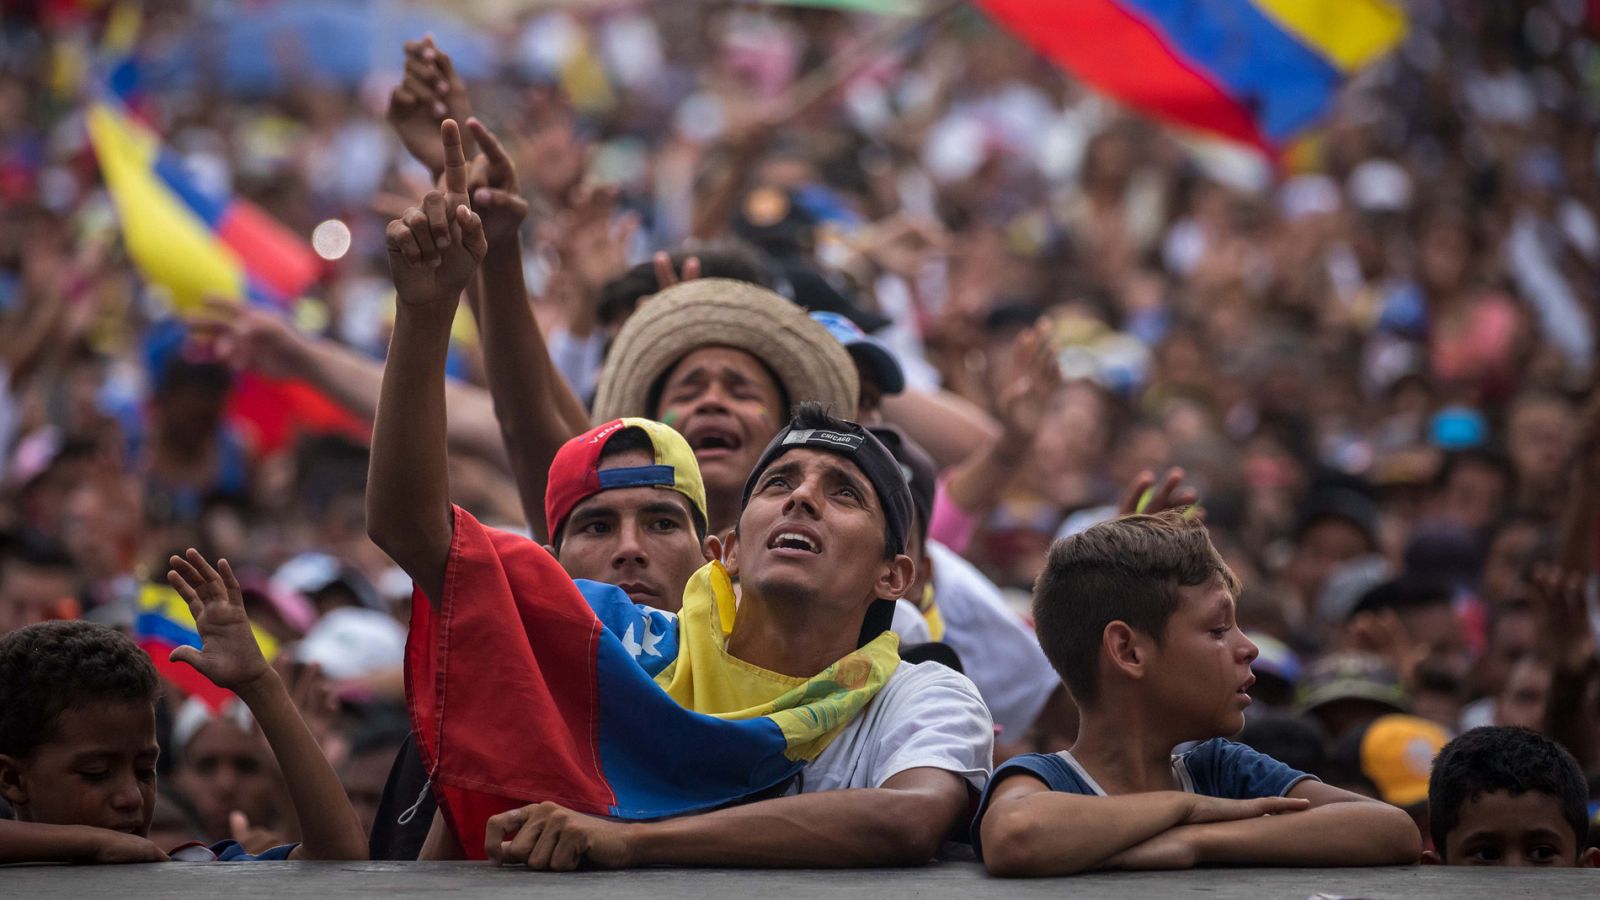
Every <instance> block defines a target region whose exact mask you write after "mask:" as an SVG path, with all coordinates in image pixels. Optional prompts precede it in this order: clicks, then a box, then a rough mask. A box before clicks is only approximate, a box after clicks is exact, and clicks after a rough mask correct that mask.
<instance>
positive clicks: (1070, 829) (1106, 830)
mask: <svg viewBox="0 0 1600 900" xmlns="http://www.w3.org/2000/svg"><path fill="white" fill-rule="evenodd" d="M1306 807H1307V801H1305V800H1295V799H1289V798H1286V797H1263V798H1261V799H1257V800H1225V799H1220V798H1216V797H1203V796H1200V795H1198V794H1186V793H1183V792H1182V791H1152V792H1149V793H1144V794H1127V795H1123V796H1118V797H1089V796H1085V795H1082V794H1072V793H1066V792H1062V791H1052V790H1050V788H1049V787H1048V786H1047V785H1046V784H1045V783H1044V782H1043V781H1041V780H1039V779H1038V778H1035V777H1033V776H1032V775H1020V774H1019V775H1013V776H1011V777H1010V778H1008V779H1006V780H1005V781H1004V782H1002V783H1001V784H1000V786H999V787H998V788H996V789H995V792H994V796H993V797H992V798H991V799H990V801H989V806H988V809H987V810H986V811H985V812H984V815H983V819H982V821H981V824H980V825H979V829H980V830H979V838H980V840H981V841H982V844H983V862H984V865H985V866H987V867H988V869H989V871H990V872H991V873H992V874H995V875H1004V876H1012V877H1016V876H1036V875H1071V874H1074V873H1077V872H1086V871H1089V870H1091V869H1098V868H1102V867H1105V866H1107V865H1108V864H1109V863H1110V862H1111V861H1112V860H1113V859H1115V858H1116V857H1117V856H1118V855H1119V854H1122V853H1124V852H1127V851H1129V850H1130V849H1132V848H1135V847H1138V846H1140V845H1142V844H1144V843H1145V842H1147V841H1150V840H1152V839H1155V838H1157V837H1159V836H1160V835H1162V834H1165V833H1167V832H1170V831H1172V830H1175V829H1177V828H1178V827H1179V826H1184V825H1190V824H1195V823H1202V822H1217V821H1222V820H1228V819H1245V818H1260V817H1261V816H1265V815H1269V814H1273V813H1297V812H1298V811H1300V810H1304V809H1305V808H1306ZM1412 830H1413V831H1415V829H1412ZM1189 865H1193V863H1189ZM1184 867H1185V866H1182V865H1173V866H1172V868H1184Z"/></svg>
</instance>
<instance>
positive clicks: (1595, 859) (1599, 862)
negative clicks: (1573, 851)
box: [1578, 847, 1600, 869]
mask: <svg viewBox="0 0 1600 900" xmlns="http://www.w3.org/2000/svg"><path fill="white" fill-rule="evenodd" d="M1578 867H1579V868H1581V869H1600V847H1589V848H1587V849H1585V850H1584V851H1583V852H1582V853H1579V854H1578Z"/></svg>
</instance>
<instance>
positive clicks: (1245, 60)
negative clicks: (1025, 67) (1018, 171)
mask: <svg viewBox="0 0 1600 900" xmlns="http://www.w3.org/2000/svg"><path fill="white" fill-rule="evenodd" d="M977 2H978V4H979V5H980V6H982V7H983V8H984V9H985V10H987V11H988V12H989V14H990V15H992V16H994V18H995V19H997V20H999V21H1000V22H1001V23H1003V24H1004V25H1005V26H1006V27H1007V28H1009V29H1010V30H1011V31H1013V32H1015V33H1016V34H1017V35H1018V36H1019V37H1021V38H1022V39H1023V40H1025V41H1027V42H1028V43H1030V44H1032V45H1033V46H1034V47H1036V48H1037V49H1038V50H1039V51H1040V52H1041V53H1043V54H1044V55H1045V56H1047V57H1049V58H1050V59H1051V60H1052V61H1054V62H1055V63H1056V64H1058V65H1060V66H1062V67H1063V68H1065V69H1067V70H1068V71H1070V72H1072V73H1073V74H1074V75H1076V76H1077V77H1079V78H1081V79H1082V80H1084V81H1086V82H1088V83H1089V84H1091V85H1093V86H1094V87H1096V88H1098V89H1100V90H1102V91H1105V92H1106V93H1108V94H1110V95H1111V96H1113V97H1116V98H1117V99H1118V100H1121V101H1122V102H1124V103H1126V104H1128V105H1129V106H1131V107H1133V108H1135V109H1138V110H1140V111H1142V112H1145V113H1147V114H1149V115H1151V116H1154V117H1156V118H1158V119H1163V120H1166V121H1169V122H1172V123H1175V124H1178V125H1184V126H1187V127H1191V128H1195V129H1199V130H1202V131H1209V132H1213V133H1215V134H1219V135H1222V136H1224V137H1229V138H1233V139H1235V140H1239V141H1244V142H1247V143H1251V144H1255V145H1256V146H1259V147H1262V148H1264V149H1267V150H1275V149H1278V148H1281V147H1282V146H1283V145H1284V144H1285V143H1286V142H1287V141H1289V140H1290V139H1291V138H1293V137H1294V136H1295V135H1296V134H1297V133H1298V132H1300V131H1301V130H1303V129H1304V128H1306V127H1307V126H1309V125H1311V124H1312V123H1314V122H1315V121H1316V120H1317V119H1318V118H1320V117H1321V116H1322V115H1323V114H1324V113H1326V112H1327V111H1328V109H1329V108H1330V106H1331V105H1332V103H1333V99H1334V94H1335V91H1336V90H1337V89H1338V87H1339V85H1340V84H1342V83H1343V82H1344V81H1345V80H1346V79H1347V78H1349V77H1350V76H1351V75H1352V74H1354V73H1355V72H1357V71H1359V70H1360V69H1362V68H1364V67H1365V66H1367V65H1368V64H1370V63H1372V62H1374V61H1375V60H1377V59H1378V58H1379V57H1381V56H1383V55H1384V54H1385V53H1387V52H1388V51H1389V50H1390V49H1392V48H1393V47H1394V46H1395V45H1396V44H1398V43H1399V42H1400V40H1401V39H1402V38H1404V37H1405V32H1406V17H1405V13H1404V12H1403V11H1402V10H1401V9H1400V7H1399V6H1398V5H1397V4H1396V3H1395V2H1393V0H977Z"/></svg>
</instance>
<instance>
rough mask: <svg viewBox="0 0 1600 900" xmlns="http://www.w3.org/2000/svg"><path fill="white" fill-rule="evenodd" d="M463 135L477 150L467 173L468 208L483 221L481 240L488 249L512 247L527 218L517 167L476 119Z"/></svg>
mask: <svg viewBox="0 0 1600 900" xmlns="http://www.w3.org/2000/svg"><path fill="white" fill-rule="evenodd" d="M467 132H468V133H469V134H471V135H472V137H473V139H474V140H475V141H477V144H478V147H479V148H480V151H481V152H479V153H478V155H477V156H474V157H473V158H472V163H471V164H470V166H469V167H468V171H467V187H468V189H469V192H470V193H471V195H472V208H473V210H474V211H476V212H477V213H478V215H479V217H481V218H482V219H483V233H484V237H485V238H487V239H488V242H489V245H490V246H491V247H498V246H499V245H500V244H502V243H503V242H510V243H511V244H513V245H514V244H516V241H517V232H518V230H519V229H521V227H522V223H523V221H524V220H525V219H527V218H528V201H527V199H526V198H525V197H523V196H522V188H521V185H520V183H519V182H518V180H517V167H516V165H515V164H513V163H512V161H511V156H510V154H508V153H507V152H506V149H505V147H504V146H503V145H502V144H501V143H500V139H499V138H497V137H495V135H494V133H493V132H491V131H490V130H489V128H488V126H486V125H484V124H483V122H482V121H481V120H479V119H476V118H472V119H468V120H467Z"/></svg>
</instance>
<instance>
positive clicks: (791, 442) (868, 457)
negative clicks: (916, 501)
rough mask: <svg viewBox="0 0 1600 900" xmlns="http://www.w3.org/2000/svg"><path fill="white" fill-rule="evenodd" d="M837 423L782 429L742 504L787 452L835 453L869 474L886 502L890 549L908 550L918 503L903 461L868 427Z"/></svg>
mask: <svg viewBox="0 0 1600 900" xmlns="http://www.w3.org/2000/svg"><path fill="white" fill-rule="evenodd" d="M837 425H838V427H836V428H803V427H800V426H799V425H795V424H791V425H790V426H789V427H787V428H785V429H784V430H782V431H780V432H778V433H777V435H776V436H775V437H773V439H772V443H770V444H768V445H767V449H765V450H763V451H761V459H759V460H758V461H757V462H756V465H755V468H754V469H752V470H751V471H750V479H749V480H748V481H746V482H745V483H744V497H743V498H742V500H741V501H740V504H739V506H740V508H741V509H742V508H744V507H745V506H747V505H749V503H750V495H751V494H753V493H755V489H756V481H757V480H758V479H759V478H760V477H761V473H762V472H765V471H766V470H767V468H768V467H769V466H771V465H772V462H773V460H775V459H777V458H778V457H780V456H782V455H783V454H785V453H788V452H789V451H790V450H796V449H800V448H805V449H807V450H822V451H825V452H828V453H834V454H837V455H839V456H842V457H844V458H845V459H848V460H850V461H851V462H853V463H855V464H856V468H858V469H860V470H861V473H862V474H863V475H866V476H867V481H869V482H871V483H872V489H873V491H874V492H876V493H877V495H878V502H879V503H880V504H881V505H882V506H883V519H884V524H885V525H886V526H887V528H886V530H887V539H888V544H889V546H888V550H889V552H890V553H896V554H898V553H904V552H906V535H907V534H908V533H909V532H910V531H911V517H912V515H913V510H914V508H915V507H914V506H913V505H912V501H911V488H910V486H909V485H907V484H906V479H905V475H904V474H903V473H902V472H901V469H900V463H899V462H897V461H895V458H894V455H893V454H891V453H890V452H889V450H888V448H887V447H885V446H883V443H882V442H881V441H879V440H878V439H877V438H876V437H873V436H872V434H871V432H869V431H867V430H866V429H865V428H862V427H861V426H860V425H857V424H856V423H854V422H838V423H837Z"/></svg>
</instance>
